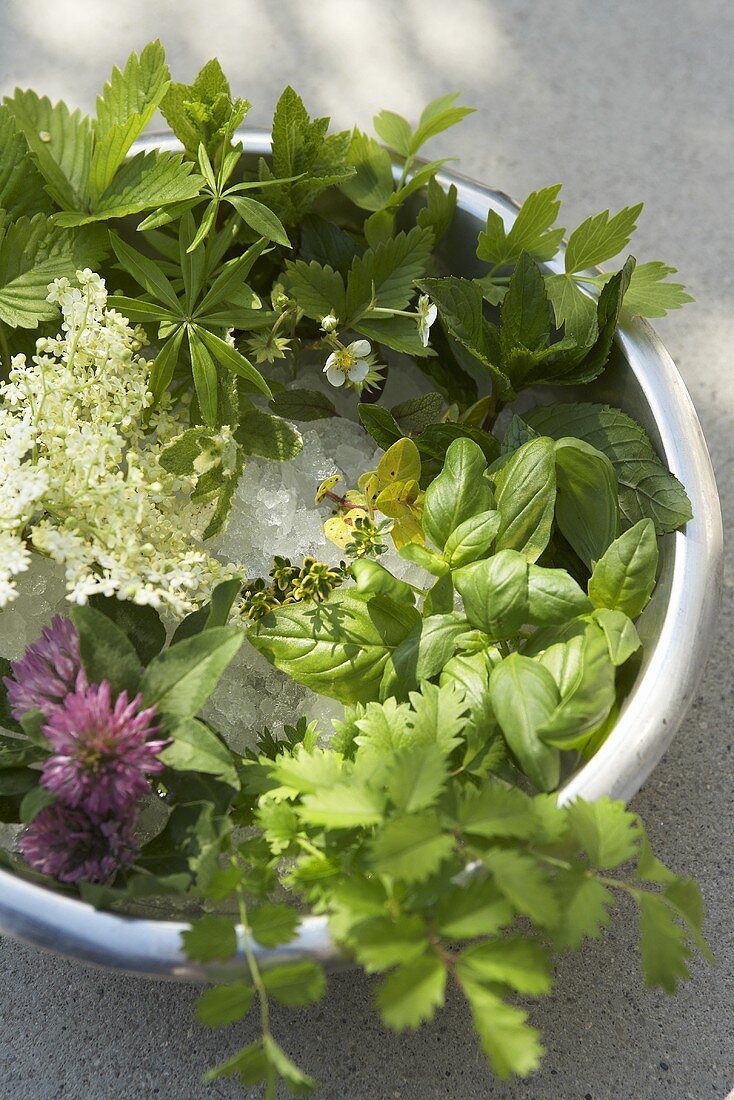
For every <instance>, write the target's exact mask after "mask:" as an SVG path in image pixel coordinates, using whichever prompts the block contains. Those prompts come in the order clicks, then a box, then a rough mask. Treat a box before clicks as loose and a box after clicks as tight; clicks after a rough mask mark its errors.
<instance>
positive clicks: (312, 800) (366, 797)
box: [300, 780, 385, 829]
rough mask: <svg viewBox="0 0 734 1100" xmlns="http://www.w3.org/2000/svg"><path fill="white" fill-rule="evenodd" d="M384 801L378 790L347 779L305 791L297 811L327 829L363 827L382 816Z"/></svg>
mask: <svg viewBox="0 0 734 1100" xmlns="http://www.w3.org/2000/svg"><path fill="white" fill-rule="evenodd" d="M384 803H385V799H384V795H382V794H381V793H380V792H378V791H376V790H373V789H372V788H370V787H368V786H366V785H364V784H360V783H358V782H355V781H354V780H350V781H349V782H346V783H338V784H336V786H334V787H330V788H329V789H328V790H325V791H319V792H318V793H316V794H307V795H305V796H304V799H303V803H302V807H301V810H300V814H301V818H302V819H303V820H304V821H306V822H308V823H309V824H311V825H323V826H324V827H325V828H328V829H355V828H364V827H366V826H368V825H376V824H377V823H378V822H380V821H381V820H382V817H383V812H384Z"/></svg>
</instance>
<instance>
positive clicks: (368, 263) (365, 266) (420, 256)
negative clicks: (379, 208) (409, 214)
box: [346, 226, 433, 323]
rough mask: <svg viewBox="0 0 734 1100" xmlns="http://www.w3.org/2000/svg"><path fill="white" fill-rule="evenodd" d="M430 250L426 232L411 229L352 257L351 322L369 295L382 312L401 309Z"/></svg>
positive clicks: (348, 312) (367, 302)
mask: <svg viewBox="0 0 734 1100" xmlns="http://www.w3.org/2000/svg"><path fill="white" fill-rule="evenodd" d="M432 247H433V234H432V233H431V232H430V230H427V229H421V228H420V227H419V226H415V227H414V228H413V229H411V230H410V232H409V233H402V232H401V233H398V234H397V235H396V236H395V237H391V238H389V239H388V240H386V241H384V242H383V243H382V244H379V245H377V247H376V248H369V249H367V251H366V252H365V253H364V254H363V255H362V256H355V258H354V260H353V261H352V266H351V268H350V269H349V276H348V278H347V296H346V316H347V318H349V319H350V320H351V323H354V322H355V321H357V320H358V319H360V318H361V317H362V315H363V314H364V312H365V310H366V309H367V307H368V306H369V305H370V303H371V302H372V301H373V295H374V304H375V305H376V306H379V307H380V308H382V309H405V308H406V307H407V305H408V303H409V302H410V299H411V297H412V296H413V293H414V290H413V283H414V282H415V280H416V279H419V278H420V277H421V275H423V274H424V272H425V268H426V264H427V262H428V258H429V256H430V254H431V249H432Z"/></svg>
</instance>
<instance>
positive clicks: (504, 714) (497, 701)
mask: <svg viewBox="0 0 734 1100" xmlns="http://www.w3.org/2000/svg"><path fill="white" fill-rule="evenodd" d="M489 687H490V692H491V699H492V709H493V710H494V713H495V716H496V718H497V721H498V722H499V724H500V727H501V729H502V732H503V734H504V735H505V740H506V741H507V744H508V745H509V747H510V749H511V751H512V753H513V755H514V756H515V757H516V759H517V761H518V763H519V764H520V767H521V768H522V770H523V771H524V772H525V774H526V775H527V777H528V779H529V780H530V781H531V783H533V784H534V785H535V786H536V787H537V788H538V789H539V790H541V791H552V790H554V789H555V788H556V787H557V786H558V783H559V781H560V777H561V766H560V754H559V752H558V750H557V749H554V748H552V747H550V746H549V745H546V744H544V743H543V742H542V741H541V739H540V737H539V736H538V730H539V729H540V728H541V726H543V725H544V723H546V722H547V721H548V719H549V718H550V717H551V715H552V714H553V713H554V711H555V710H556V709H557V707H558V703H559V701H560V693H559V691H558V687H557V686H556V682H555V680H554V679H553V676H552V675H551V673H550V672H549V671H548V669H547V668H544V667H543V666H542V665H541V664H539V663H538V662H537V661H533V660H532V659H531V658H530V657H523V656H522V655H521V654H519V653H511V654H510V656H509V657H506V658H505V660H504V661H502V663H501V664H499V665H497V667H496V668H495V669H493V670H492V673H491V675H490V678H489Z"/></svg>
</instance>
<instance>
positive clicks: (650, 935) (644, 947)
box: [636, 892, 692, 993]
mask: <svg viewBox="0 0 734 1100" xmlns="http://www.w3.org/2000/svg"><path fill="white" fill-rule="evenodd" d="M636 898H637V903H638V905H639V907H640V950H641V952H642V972H643V974H644V976H645V985H647V986H649V987H650V988H651V989H655V988H661V989H664V990H665V991H666V993H675V991H676V990H677V988H678V983H679V982H680V981H682V980H685V979H686V978H689V977H690V971H689V969H688V960H689V959H690V958H691V955H692V952H691V949H690V947H689V946H688V943H687V936H686V933H685V932H684V931H683V929H682V928H681V927H680V925H678V924H677V923H676V919H675V914H674V912H673V911H672V910H671V909H670V908H669V906H668V905H666V903H665V900H664V899H663V898H662V897H661V896H659V895H657V894H648V893H643V892H639V893H638V894H637V895H636Z"/></svg>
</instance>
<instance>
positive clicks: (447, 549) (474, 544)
mask: <svg viewBox="0 0 734 1100" xmlns="http://www.w3.org/2000/svg"><path fill="white" fill-rule="evenodd" d="M499 527H500V513H499V512H498V511H496V510H494V509H490V510H489V511H487V512H478V513H477V515H475V516H470V517H469V519H465V520H464V522H463V523H460V524H459V526H458V527H455V528H454V530H453V531H452V532H451V534H450V535H449V537H448V538H447V540H446V545H445V546H444V548H443V552H444V557H445V558H446V560H447V561H448V563H449V565H450V566H451V568H452V569H458V568H459V567H460V566H462V565H469V563H470V562H473V561H476V560H477V559H478V558H481V557H484V556H485V555H486V554H487V552H488V551H489V548H490V546H491V545H492V543H493V542H494V540H495V537H496V535H497V532H498V531H499Z"/></svg>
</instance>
